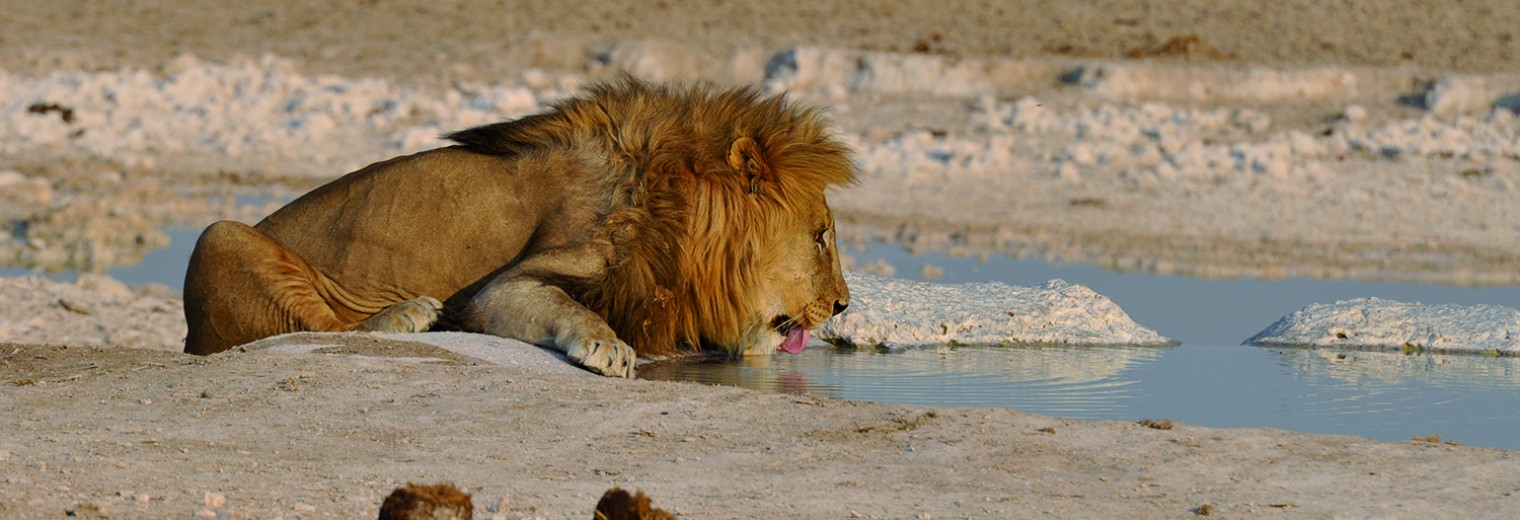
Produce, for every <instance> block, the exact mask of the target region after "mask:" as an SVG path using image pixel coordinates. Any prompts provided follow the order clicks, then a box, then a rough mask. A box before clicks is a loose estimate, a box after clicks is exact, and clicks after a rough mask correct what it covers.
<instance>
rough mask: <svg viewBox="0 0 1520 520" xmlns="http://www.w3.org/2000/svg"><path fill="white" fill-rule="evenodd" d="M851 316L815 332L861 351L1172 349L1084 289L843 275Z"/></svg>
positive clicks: (1055, 284) (1056, 282)
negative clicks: (1019, 346)
mask: <svg viewBox="0 0 1520 520" xmlns="http://www.w3.org/2000/svg"><path fill="white" fill-rule="evenodd" d="M845 281H846V283H848V284H849V286H850V294H851V300H852V302H851V303H850V309H849V310H848V311H846V312H845V313H844V314H841V315H839V316H836V317H834V318H832V319H830V320H829V321H827V322H824V324H823V326H822V327H820V328H819V330H818V336H819V337H820V338H824V339H825V340H828V341H830V342H833V343H836V344H837V343H848V344H853V345H858V346H876V345H882V346H889V347H898V346H915V345H936V344H952V343H955V344H968V345H970V344H977V345H986V344H992V345H996V344H1007V343H1064V344H1083V345H1119V344H1124V345H1167V344H1170V343H1172V341H1171V340H1169V339H1167V338H1166V337H1163V336H1162V335H1160V334H1158V333H1157V332H1156V331H1154V330H1151V329H1147V328H1145V327H1142V326H1140V325H1138V324H1136V323H1135V322H1134V321H1133V320H1131V319H1130V318H1129V315H1128V314H1125V313H1124V311H1123V310H1122V309H1120V308H1119V306H1118V305H1115V304H1114V303H1113V301H1112V300H1109V299H1108V298H1106V297H1104V296H1102V295H1099V294H1098V293H1095V292H1093V291H1092V289H1088V288H1087V287H1083V286H1081V285H1075V284H1071V283H1067V282H1064V281H1061V280H1051V281H1049V282H1046V283H1044V284H1042V285H1040V286H1039V287H1014V286H1009V285H1006V284H1002V283H995V282H994V283H980V284H958V285H947V284H934V283H925V282H914V281H909V280H899V279H891V278H881V277H876V276H871V275H868V274H861V273H854V272H846V273H845Z"/></svg>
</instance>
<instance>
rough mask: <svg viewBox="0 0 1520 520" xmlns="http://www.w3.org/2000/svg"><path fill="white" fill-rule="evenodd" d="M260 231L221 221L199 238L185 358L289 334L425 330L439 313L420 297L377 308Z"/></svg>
mask: <svg viewBox="0 0 1520 520" xmlns="http://www.w3.org/2000/svg"><path fill="white" fill-rule="evenodd" d="M340 293H342V290H341V288H339V287H337V285H336V284H335V283H333V281H332V280H331V279H329V278H328V277H327V276H325V275H323V274H322V273H321V272H319V271H317V270H316V269H315V268H313V267H312V266H311V265H310V264H308V263H307V262H306V260H304V259H302V258H301V257H300V255H297V254H296V253H295V252H293V251H291V250H289V249H287V248H285V246H283V245H281V244H280V243H279V242H276V241H275V240H274V239H272V238H269V236H267V235H265V234H263V233H261V232H259V231H258V230H256V229H254V228H252V227H250V226H248V225H246V224H243V223H239V222H232V221H222V222H217V223H215V224H212V225H211V226H210V227H207V228H206V231H205V232H203V233H201V237H200V240H198V241H197V242H196V244H195V251H194V252H193V253H191V255H190V268H189V270H188V271H187V272H186V273H185V322H186V325H187V326H188V329H189V330H188V335H187V336H186V338H185V352H187V353H190V354H202V355H205V354H215V353H217V352H221V351H224V350H227V349H230V348H232V347H234V346H237V345H241V344H243V343H247V342H250V341H254V340H258V339H260V338H266V337H269V336H274V335H278V334H284V333H287V332H299V331H349V330H364V331H392V332H419V331H423V330H427V329H428V327H431V326H432V325H433V323H434V322H435V321H437V319H438V312H439V310H440V309H441V308H442V305H441V304H440V303H439V302H438V300H436V299H434V298H431V297H427V296H422V297H417V298H412V299H409V300H404V301H401V302H395V303H390V304H389V305H386V304H380V305H376V306H375V307H376V308H369V309H363V308H359V309H356V308H354V307H355V305H354V304H353V302H354V300H355V298H353V297H352V295H349V294H341V296H343V297H342V298H336V297H335V296H339V295H340Z"/></svg>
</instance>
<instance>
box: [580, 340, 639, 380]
mask: <svg viewBox="0 0 1520 520" xmlns="http://www.w3.org/2000/svg"><path fill="white" fill-rule="evenodd" d="M570 359H573V360H575V362H576V363H580V364H581V366H584V367H586V368H587V369H588V370H591V371H592V372H596V373H598V374H601V375H604V376H608V377H626V378H632V377H633V375H634V365H635V364H636V363H637V361H638V354H636V353H634V351H633V347H630V346H628V344H627V343H623V342H622V341H620V340H616V339H613V340H587V341H585V342H584V343H582V344H581V348H572V349H571V350H570Z"/></svg>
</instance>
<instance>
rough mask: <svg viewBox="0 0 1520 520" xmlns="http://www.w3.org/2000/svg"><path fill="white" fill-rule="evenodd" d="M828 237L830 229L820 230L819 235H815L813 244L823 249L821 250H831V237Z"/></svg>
mask: <svg viewBox="0 0 1520 520" xmlns="http://www.w3.org/2000/svg"><path fill="white" fill-rule="evenodd" d="M828 235H829V228H823V229H820V230H818V232H817V233H815V234H813V243H816V244H818V247H821V248H824V249H828V248H829V236H828Z"/></svg>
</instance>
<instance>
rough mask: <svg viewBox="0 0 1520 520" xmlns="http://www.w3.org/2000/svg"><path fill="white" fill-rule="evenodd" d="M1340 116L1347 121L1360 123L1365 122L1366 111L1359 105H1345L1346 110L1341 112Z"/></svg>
mask: <svg viewBox="0 0 1520 520" xmlns="http://www.w3.org/2000/svg"><path fill="white" fill-rule="evenodd" d="M1341 115H1343V116H1345V117H1346V120H1347V121H1350V122H1353V123H1360V122H1362V121H1365V120H1367V109H1366V108H1365V107H1363V106H1361V105H1356V104H1352V105H1347V106H1346V110H1345V111H1343V112H1341Z"/></svg>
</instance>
